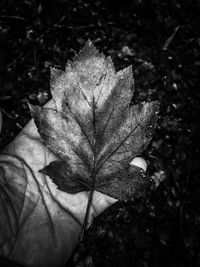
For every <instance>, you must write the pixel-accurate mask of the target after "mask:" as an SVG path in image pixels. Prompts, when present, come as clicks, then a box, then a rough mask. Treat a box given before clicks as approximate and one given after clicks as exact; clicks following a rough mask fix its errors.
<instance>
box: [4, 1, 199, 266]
mask: <svg viewBox="0 0 200 267" xmlns="http://www.w3.org/2000/svg"><path fill="white" fill-rule="evenodd" d="M116 2H117V1H114V0H107V1H106V0H102V1H100V0H96V1H95V0H93V1H92V0H91V1H89V0H87V1H84V0H79V1H68V0H55V1H48V0H40V1H39V0H38V1H34V0H21V1H20V0H1V1H0V107H1V110H2V115H3V131H2V134H1V136H0V147H3V146H4V145H5V144H6V143H8V142H10V140H12V138H13V137H14V136H15V135H16V134H17V133H18V132H19V131H20V130H21V128H22V127H23V126H24V125H25V124H26V122H27V121H28V120H29V119H30V113H29V110H28V106H27V103H28V102H31V103H33V104H40V105H42V104H43V103H45V102H46V101H47V100H48V99H49V98H50V93H49V66H51V65H54V66H57V67H62V68H64V66H65V64H66V61H67V60H68V59H72V58H73V57H74V55H75V53H76V52H77V51H79V49H80V48H81V47H82V46H83V44H84V43H85V42H86V41H87V40H88V39H89V38H90V39H91V40H92V41H93V42H94V44H95V45H96V46H97V47H98V48H99V49H100V50H101V51H103V52H104V53H105V54H106V55H111V56H112V58H113V61H114V63H115V66H116V68H117V70H119V69H122V68H124V67H125V66H128V65H130V64H131V65H133V70H134V78H135V90H136V92H135V98H134V101H135V102H138V101H149V100H154V99H158V100H159V101H160V102H161V110H160V118H159V121H158V127H157V130H156V132H155V135H154V138H153V140H152V142H151V144H150V145H149V147H148V149H147V150H146V152H145V153H144V155H143V156H144V157H145V159H146V160H147V161H148V163H149V175H150V176H152V178H153V180H154V185H153V186H152V187H153V190H152V192H151V194H149V196H147V198H146V199H144V200H142V201H130V202H127V203H118V204H117V205H115V206H113V207H111V208H110V209H108V210H107V211H106V212H104V214H102V215H101V216H99V217H98V218H97V219H96V221H95V223H94V225H93V227H92V228H91V230H90V231H89V235H88V241H87V246H88V250H87V252H86V257H85V260H82V265H79V266H96V267H107V266H116V267H118V266H119V267H121V266H123V267H132V266H134V267H151V266H152V267H178V266H181V267H184V266H187V267H188V266H192V267H195V266H200V179H199V175H198V171H199V165H200V156H199V149H200V147H199V143H200V142H199V137H200V132H199V129H200V127H199V126H200V120H199V118H200V88H199V80H200V79H199V77H200V76H199V74H200V1H199V0H196V1H195V0H190V1H189V0H185V1H178V0H177V1H176V0H164V1H159V0H136V1H131V0H122V1H121V2H119V3H116ZM77 254H78V252H76V254H75V257H74V256H73V257H72V259H71V261H70V263H69V264H68V266H78V265H77V264H75V263H74V259H75V258H76V256H77ZM84 262H85V263H84ZM84 264H85V265H84Z"/></svg>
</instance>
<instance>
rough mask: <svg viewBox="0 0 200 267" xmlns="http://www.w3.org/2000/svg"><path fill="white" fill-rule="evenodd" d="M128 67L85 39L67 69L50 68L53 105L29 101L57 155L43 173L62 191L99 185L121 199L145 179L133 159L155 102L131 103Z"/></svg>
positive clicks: (152, 121) (149, 128) (135, 192)
mask: <svg viewBox="0 0 200 267" xmlns="http://www.w3.org/2000/svg"><path fill="white" fill-rule="evenodd" d="M133 83H134V81H133V77H132V68H131V67H128V68H125V69H123V70H121V71H119V72H116V71H115V68H114V65H113V62H112V60H111V58H110V57H108V58H106V57H105V56H104V55H103V54H101V53H99V51H98V50H97V49H96V48H95V47H94V45H93V44H92V42H91V41H88V42H87V43H86V44H85V46H84V48H83V49H82V50H81V51H80V53H79V54H78V55H77V56H76V57H75V58H74V60H73V62H68V63H67V66H66V69H65V71H60V70H57V69H55V68H52V69H51V84H50V85H51V94H52V100H51V107H50V108H49V107H48V108H47V107H39V106H31V107H30V108H31V113H32V116H33V118H34V121H35V124H36V126H37V128H38V132H39V134H40V136H41V138H42V139H43V141H44V143H45V145H46V146H47V147H48V148H49V149H50V150H51V151H52V152H54V153H55V154H56V155H57V156H58V157H59V158H60V161H54V162H51V163H50V164H49V165H48V166H46V167H45V168H44V169H43V170H41V172H42V173H45V174H46V175H48V176H49V177H50V178H51V179H52V180H53V181H54V182H55V184H56V185H57V186H58V188H59V189H60V190H62V191H65V192H68V193H72V194H73V193H77V192H80V191H85V190H86V191H89V190H92V189H93V190H97V191H99V192H102V193H104V194H106V195H109V196H111V197H114V198H117V199H119V200H125V199H127V198H129V197H132V196H133V197H137V196H140V195H142V194H143V193H144V189H145V188H146V187H147V185H148V183H149V179H148V178H146V177H145V175H144V173H143V171H142V169H140V168H138V167H136V166H131V167H130V164H129V163H130V162H131V160H132V159H133V158H134V157H135V156H137V155H140V154H141V153H142V151H143V150H144V149H145V148H146V146H147V145H148V143H149V141H150V139H151V136H152V133H153V131H154V128H155V125H156V117H157V115H156V114H157V111H158V104H157V103H156V102H150V103H141V104H138V105H134V106H133V105H131V104H130V103H131V99H132V97H133Z"/></svg>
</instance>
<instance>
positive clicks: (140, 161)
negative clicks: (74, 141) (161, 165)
mask: <svg viewBox="0 0 200 267" xmlns="http://www.w3.org/2000/svg"><path fill="white" fill-rule="evenodd" d="M130 164H131V165H135V166H137V167H139V168H141V169H143V170H144V171H145V172H146V170H147V163H146V161H145V160H144V159H143V158H141V157H136V158H134V159H133V160H132V161H131V163H130Z"/></svg>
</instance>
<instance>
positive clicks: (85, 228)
mask: <svg viewBox="0 0 200 267" xmlns="http://www.w3.org/2000/svg"><path fill="white" fill-rule="evenodd" d="M93 194H94V185H93V186H92V188H91V190H90V192H89V197H88V203H87V208H86V213H85V218H84V222H83V226H82V229H81V233H80V243H83V241H84V237H85V232H86V230H87V224H88V219H89V215H90V208H91V206H92V205H91V203H92V199H93Z"/></svg>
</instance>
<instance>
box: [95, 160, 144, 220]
mask: <svg viewBox="0 0 200 267" xmlns="http://www.w3.org/2000/svg"><path fill="white" fill-rule="evenodd" d="M130 165H133V166H136V167H139V168H141V169H143V171H144V172H146V170H147V163H146V161H145V160H144V159H143V158H141V157H136V158H134V159H133V160H132V161H131V162H130ZM115 202H117V199H115V198H112V197H110V196H107V195H104V194H102V193H100V192H97V191H95V193H94V197H93V209H94V214H95V216H97V215H99V214H100V213H101V212H103V211H104V210H105V209H106V208H108V207H109V206H111V205H112V204H114V203H115Z"/></svg>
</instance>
